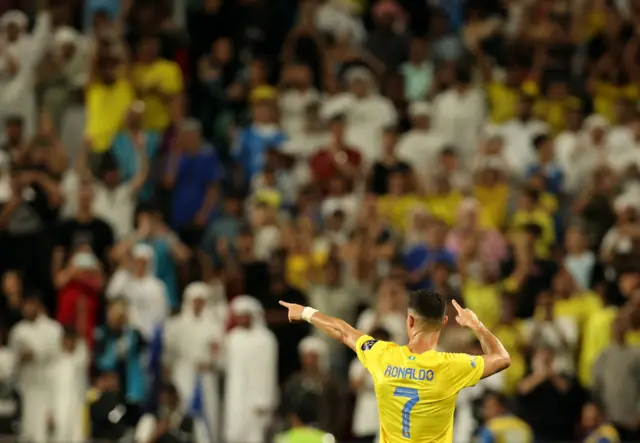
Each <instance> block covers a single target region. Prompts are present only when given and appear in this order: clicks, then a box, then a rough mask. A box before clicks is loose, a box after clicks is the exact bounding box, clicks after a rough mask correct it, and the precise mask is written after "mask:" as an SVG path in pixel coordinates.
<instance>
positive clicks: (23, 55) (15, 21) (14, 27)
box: [0, 8, 51, 137]
mask: <svg viewBox="0 0 640 443" xmlns="http://www.w3.org/2000/svg"><path fill="white" fill-rule="evenodd" d="M0 20H1V21H2V29H3V37H4V40H5V42H6V54H7V56H6V60H7V61H8V63H5V65H4V67H3V70H5V71H6V73H7V74H8V75H6V76H4V80H3V83H4V88H3V89H5V90H6V92H5V94H4V95H3V100H2V109H3V110H7V109H11V112H12V113H14V114H17V115H20V116H21V117H22V119H23V122H24V130H25V135H26V137H32V136H33V135H35V133H36V127H37V115H38V111H37V104H36V96H35V80H36V72H35V68H36V66H37V65H38V64H39V63H40V61H41V60H42V57H43V56H44V54H45V53H46V51H47V47H48V45H49V42H50V41H51V16H50V14H49V11H48V10H47V9H46V8H41V9H40V10H38V11H37V19H36V24H35V27H34V29H33V32H32V33H29V32H28V26H29V19H28V18H27V16H26V15H25V14H24V13H23V12H22V11H18V10H11V11H8V12H6V13H4V14H3V15H2V17H1V18H0Z"/></svg>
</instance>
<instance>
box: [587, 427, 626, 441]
mask: <svg viewBox="0 0 640 443" xmlns="http://www.w3.org/2000/svg"><path fill="white" fill-rule="evenodd" d="M584 442H585V443H620V436H619V435H618V431H616V428H614V427H613V426H611V425H602V426H600V427H599V428H598V429H596V430H595V431H593V432H592V433H591V434H589V436H588V437H587V438H586V439H585V441H584Z"/></svg>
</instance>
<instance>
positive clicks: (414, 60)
mask: <svg viewBox="0 0 640 443" xmlns="http://www.w3.org/2000/svg"><path fill="white" fill-rule="evenodd" d="M428 55H429V54H428V43H427V42H426V40H424V39H423V38H421V37H413V38H412V39H411V43H410V44H409V57H408V60H407V61H406V62H404V63H403V64H401V65H400V67H399V70H398V72H399V74H400V75H401V76H402V81H403V87H404V99H405V100H406V101H407V102H410V103H415V102H420V101H421V100H423V99H424V98H425V97H428V96H429V95H430V94H431V93H432V91H433V86H434V80H435V72H434V71H435V70H434V67H433V63H432V62H431V61H429V59H428Z"/></svg>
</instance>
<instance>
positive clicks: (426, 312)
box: [409, 289, 447, 325]
mask: <svg viewBox="0 0 640 443" xmlns="http://www.w3.org/2000/svg"><path fill="white" fill-rule="evenodd" d="M446 307H447V301H446V300H445V298H444V297H443V296H442V294H439V293H438V292H436V291H434V290H432V289H419V290H417V291H413V292H411V293H410V294H409V312H410V313H411V314H412V315H414V316H416V317H418V318H419V319H420V320H422V321H424V322H425V323H428V324H430V325H441V324H442V321H443V320H444V313H445V309H446Z"/></svg>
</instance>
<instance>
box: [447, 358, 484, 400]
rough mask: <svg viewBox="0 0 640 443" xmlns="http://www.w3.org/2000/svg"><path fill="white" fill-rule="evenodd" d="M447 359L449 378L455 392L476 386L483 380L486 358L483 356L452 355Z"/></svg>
mask: <svg viewBox="0 0 640 443" xmlns="http://www.w3.org/2000/svg"><path fill="white" fill-rule="evenodd" d="M447 357H448V358H447V360H448V362H447V363H448V364H447V377H448V378H449V380H451V381H450V386H451V389H452V390H453V391H454V392H458V391H460V390H462V389H463V388H466V387H469V386H474V385H475V384H476V383H478V381H480V378H482V373H483V372H484V358H482V357H481V356H479V355H469V354H453V353H452V354H448V355H447Z"/></svg>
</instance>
